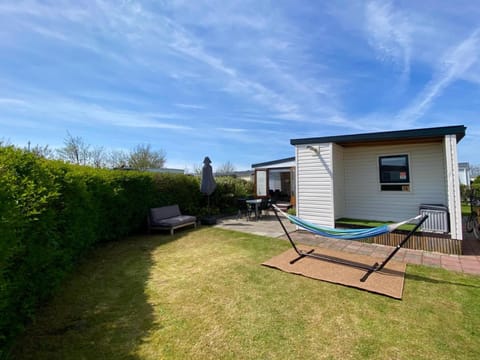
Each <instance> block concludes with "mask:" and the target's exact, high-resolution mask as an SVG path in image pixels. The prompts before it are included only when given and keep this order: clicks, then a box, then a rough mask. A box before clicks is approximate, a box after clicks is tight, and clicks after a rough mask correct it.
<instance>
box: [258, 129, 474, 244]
mask: <svg viewBox="0 0 480 360" xmlns="http://www.w3.org/2000/svg"><path fill="white" fill-rule="evenodd" d="M465 130H466V128H465V127H464V126H448V127H438V128H427V129H417V130H404V131H391V132H377V133H367V134H358V135H343V136H327V137H317V138H305V139H292V140H291V141H290V143H291V144H292V145H294V146H295V155H296V156H295V158H293V159H294V161H295V166H296V169H297V171H296V175H295V177H296V191H295V192H294V193H296V195H297V196H296V211H297V215H298V216H300V217H301V218H304V219H306V220H309V221H312V222H314V223H317V224H319V225H324V226H331V227H334V226H335V220H336V219H339V218H357V219H370V220H380V221H400V220H404V219H408V218H411V217H412V216H415V215H416V214H418V213H419V209H420V207H421V206H422V205H423V204H435V205H438V204H441V205H444V206H445V207H446V209H447V211H448V215H447V216H448V219H447V221H448V224H447V225H449V236H448V238H449V239H450V240H451V241H453V242H455V246H454V247H455V248H456V249H458V247H459V244H460V245H461V242H458V241H459V240H462V218H461V202H460V186H459V184H460V179H459V167H458V162H457V143H458V142H459V141H460V140H461V139H462V138H463V137H464V136H465ZM265 164H268V163H265ZM259 165H264V164H256V167H257V168H262V167H261V166H259ZM293 167H294V165H293V164H289V169H292V168H293ZM263 169H264V172H263V173H261V174H260V173H259V171H258V170H257V171H256V174H257V175H256V184H257V194H258V195H264V192H265V190H264V189H266V188H267V186H265V181H267V184H268V181H269V176H268V174H269V173H270V170H269V167H267V166H264V167H263ZM262 191H263V192H262ZM460 249H461V246H460ZM430 250H436V249H435V248H433V249H430Z"/></svg>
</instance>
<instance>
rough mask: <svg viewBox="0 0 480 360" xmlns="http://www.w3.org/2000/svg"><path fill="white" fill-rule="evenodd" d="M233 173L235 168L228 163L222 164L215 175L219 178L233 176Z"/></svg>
mask: <svg viewBox="0 0 480 360" xmlns="http://www.w3.org/2000/svg"><path fill="white" fill-rule="evenodd" d="M234 172H235V166H234V165H233V164H232V163H231V162H230V161H227V162H226V163H223V164H222V165H220V166H219V167H218V168H217V170H216V171H215V173H216V174H217V175H219V176H226V175H233V174H234Z"/></svg>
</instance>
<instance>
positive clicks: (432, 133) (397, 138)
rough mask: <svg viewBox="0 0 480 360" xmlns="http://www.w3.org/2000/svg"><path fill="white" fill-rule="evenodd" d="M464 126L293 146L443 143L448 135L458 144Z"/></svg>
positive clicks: (303, 142)
mask: <svg viewBox="0 0 480 360" xmlns="http://www.w3.org/2000/svg"><path fill="white" fill-rule="evenodd" d="M466 129H467V128H466V127H465V126H463V125H455V126H444V127H435V128H425V129H412V130H400V131H385V132H375V133H364V134H354V135H340V136H324V137H314V138H304V139H291V140H290V144H292V145H307V144H324V143H335V144H338V145H341V146H345V147H347V146H365V145H392V144H409V143H419V142H441V141H443V139H444V137H445V136H446V135H456V137H457V143H458V142H459V141H460V140H462V138H463V137H464V136H465V131H466Z"/></svg>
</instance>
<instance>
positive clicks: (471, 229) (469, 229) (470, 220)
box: [465, 213, 477, 233]
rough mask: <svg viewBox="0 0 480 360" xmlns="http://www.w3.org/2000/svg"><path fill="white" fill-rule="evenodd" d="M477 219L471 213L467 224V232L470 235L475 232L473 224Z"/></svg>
mask: <svg viewBox="0 0 480 360" xmlns="http://www.w3.org/2000/svg"><path fill="white" fill-rule="evenodd" d="M476 218H477V217H476V216H475V215H474V214H473V213H471V214H470V215H468V218H467V222H466V224H465V230H466V231H467V232H469V233H471V232H472V231H473V222H474V221H475V219H476Z"/></svg>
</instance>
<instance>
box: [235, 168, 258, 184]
mask: <svg viewBox="0 0 480 360" xmlns="http://www.w3.org/2000/svg"><path fill="white" fill-rule="evenodd" d="M233 175H234V176H235V177H236V178H237V179H242V180H245V181H250V182H252V181H253V176H254V174H253V171H252V170H244V171H234V172H233Z"/></svg>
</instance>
